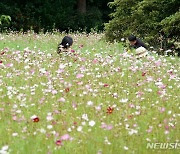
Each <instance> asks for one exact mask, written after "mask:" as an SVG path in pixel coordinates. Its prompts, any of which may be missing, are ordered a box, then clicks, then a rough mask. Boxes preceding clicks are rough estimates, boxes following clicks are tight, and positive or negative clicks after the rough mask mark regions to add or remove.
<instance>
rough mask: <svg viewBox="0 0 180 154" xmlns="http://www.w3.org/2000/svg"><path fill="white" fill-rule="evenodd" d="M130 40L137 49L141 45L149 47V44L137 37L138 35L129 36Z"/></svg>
mask: <svg viewBox="0 0 180 154" xmlns="http://www.w3.org/2000/svg"><path fill="white" fill-rule="evenodd" d="M128 40H129V42H130V44H131V47H133V48H135V49H137V48H139V47H144V48H145V49H147V46H146V45H145V44H144V43H143V42H142V41H141V40H140V39H138V38H136V36H134V35H130V36H129V37H128Z"/></svg>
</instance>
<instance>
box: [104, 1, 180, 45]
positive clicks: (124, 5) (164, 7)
mask: <svg viewBox="0 0 180 154" xmlns="http://www.w3.org/2000/svg"><path fill="white" fill-rule="evenodd" d="M109 6H110V7H111V8H113V9H114V12H113V13H112V14H111V18H112V19H111V20H110V21H109V23H106V24H105V30H106V32H105V35H106V38H107V40H110V41H113V40H120V39H121V38H122V37H127V36H128V35H129V34H135V35H137V36H139V37H141V38H143V39H145V40H146V41H147V42H148V43H149V44H151V45H153V46H154V45H157V44H159V45H160V44H162V42H161V41H162V40H166V41H168V39H174V38H176V40H178V39H179V38H180V35H179V31H180V26H179V23H180V22H179V20H180V18H179V16H180V15H179V6H180V1H179V0H123V1H122V0H115V1H114V2H111V3H109ZM161 37H162V38H163V39H161ZM158 42H159V43H158Z"/></svg>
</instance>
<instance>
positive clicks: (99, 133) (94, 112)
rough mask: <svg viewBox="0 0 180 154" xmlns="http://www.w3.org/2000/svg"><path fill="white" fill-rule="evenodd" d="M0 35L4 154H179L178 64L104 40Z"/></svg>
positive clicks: (1, 146)
mask: <svg viewBox="0 0 180 154" xmlns="http://www.w3.org/2000/svg"><path fill="white" fill-rule="evenodd" d="M64 35H65V34H64V33H62V34H59V33H57V34H48V33H47V34H34V33H27V34H21V33H10V34H0V154H4V153H19V154H23V153H27V154H39V153H42V154H54V153H58V154H61V153H62V154H64V153H66V154H69V153H77V154H79V153H82V154H119V153H135V154H136V153H137V154H140V153H168V154H169V153H173V154H174V153H179V150H178V149H147V143H180V125H179V121H180V112H179V111H180V96H179V95H178V94H179V93H180V71H179V70H180V59H179V58H177V57H162V56H159V55H156V54H154V53H153V54H151V55H149V56H148V57H145V58H142V59H139V60H138V59H136V58H135V57H134V56H133V55H132V54H131V53H124V52H123V50H124V48H123V46H122V44H121V43H113V44H111V43H107V42H105V41H104V39H103V35H102V34H89V35H86V34H69V35H71V36H72V37H73V39H74V44H73V47H72V50H71V53H70V54H68V55H67V54H63V55H61V56H59V55H57V54H56V48H57V44H58V43H59V42H60V40H61V39H62V37H63V36H64Z"/></svg>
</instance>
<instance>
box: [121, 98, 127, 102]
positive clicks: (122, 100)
mask: <svg viewBox="0 0 180 154" xmlns="http://www.w3.org/2000/svg"><path fill="white" fill-rule="evenodd" d="M120 102H121V103H127V102H128V99H127V98H125V99H121V100H120Z"/></svg>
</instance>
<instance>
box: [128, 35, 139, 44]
mask: <svg viewBox="0 0 180 154" xmlns="http://www.w3.org/2000/svg"><path fill="white" fill-rule="evenodd" d="M128 40H129V42H130V44H131V45H135V44H136V42H137V39H136V36H134V35H130V36H129V37H128Z"/></svg>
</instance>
